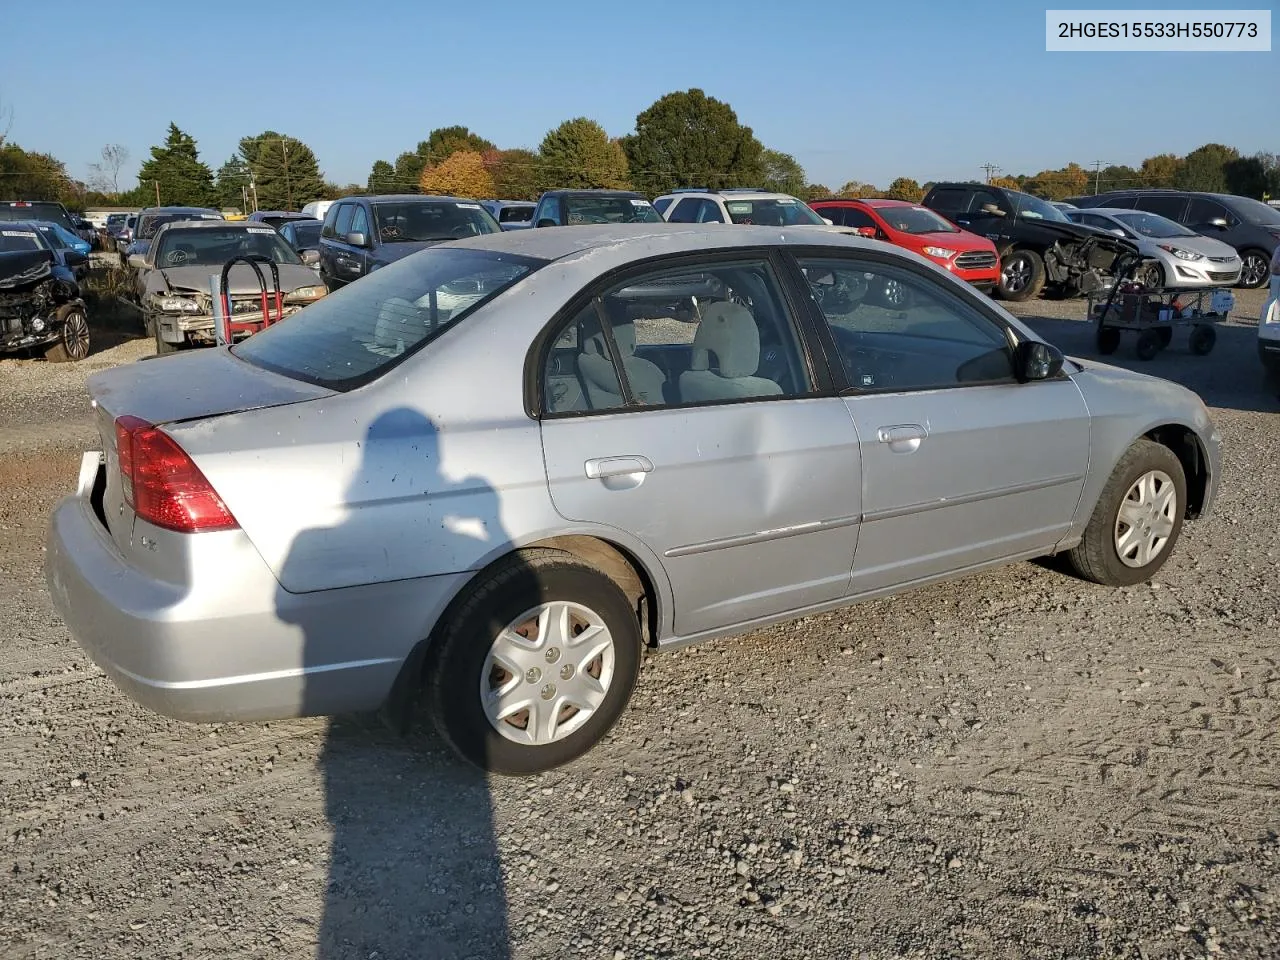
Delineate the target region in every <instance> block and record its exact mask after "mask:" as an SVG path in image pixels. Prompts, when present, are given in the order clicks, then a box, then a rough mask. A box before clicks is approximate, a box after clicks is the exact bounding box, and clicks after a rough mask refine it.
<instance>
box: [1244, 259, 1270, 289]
mask: <svg viewBox="0 0 1280 960" xmlns="http://www.w3.org/2000/svg"><path fill="white" fill-rule="evenodd" d="M1270 280H1271V257H1270V256H1268V255H1267V254H1266V253H1264V252H1263V251H1261V250H1245V251H1244V252H1243V253H1241V254H1240V279H1239V280H1238V281H1237V283H1238V284H1239V285H1240V286H1241V287H1243V288H1244V289H1246V290H1257V289H1258V288H1259V287H1265V286H1266V285H1267V284H1268V283H1269V282H1270Z"/></svg>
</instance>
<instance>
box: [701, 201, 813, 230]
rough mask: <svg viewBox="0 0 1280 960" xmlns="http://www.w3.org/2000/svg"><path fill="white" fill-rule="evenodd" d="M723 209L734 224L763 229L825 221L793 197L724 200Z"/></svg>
mask: <svg viewBox="0 0 1280 960" xmlns="http://www.w3.org/2000/svg"><path fill="white" fill-rule="evenodd" d="M724 206H725V209H726V210H728V211H729V219H730V220H732V221H733V222H734V223H745V224H751V223H754V224H758V225H761V226H765V227H793V226H795V225H796V224H805V223H816V224H821V223H824V222H825V221H824V220H823V219H822V217H820V216H818V214H816V213H814V212H813V210H812V208H810V207H808V206H806V205H805V204H803V203H801V202H800V201H799V200H796V199H795V198H794V197H782V198H773V197H771V198H769V199H767V200H726V201H725V202H724Z"/></svg>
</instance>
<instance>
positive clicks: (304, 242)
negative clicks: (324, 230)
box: [291, 220, 322, 247]
mask: <svg viewBox="0 0 1280 960" xmlns="http://www.w3.org/2000/svg"><path fill="white" fill-rule="evenodd" d="M321 226H322V224H321V223H320V221H319V220H317V221H316V222H315V223H299V224H295V225H294V226H293V227H292V228H291V229H292V230H293V235H294V237H295V238H296V240H295V242H296V243H297V245H298V246H300V247H318V246H320V227H321Z"/></svg>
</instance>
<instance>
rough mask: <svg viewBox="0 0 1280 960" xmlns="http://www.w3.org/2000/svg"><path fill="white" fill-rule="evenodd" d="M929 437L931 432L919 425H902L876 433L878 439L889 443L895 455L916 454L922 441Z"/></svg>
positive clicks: (884, 428)
mask: <svg viewBox="0 0 1280 960" xmlns="http://www.w3.org/2000/svg"><path fill="white" fill-rule="evenodd" d="M927 436H929V431H928V430H926V429H925V428H924V427H922V426H921V425H920V424H918V423H900V424H897V425H896V426H892V427H881V428H880V429H879V430H877V431H876V439H878V440H879V441H880V442H881V443H887V444H888V445H889V449H890V450H892V451H893V452H894V453H915V451H916V450H918V449H919V448H920V441H922V440H924V438H925V437H927Z"/></svg>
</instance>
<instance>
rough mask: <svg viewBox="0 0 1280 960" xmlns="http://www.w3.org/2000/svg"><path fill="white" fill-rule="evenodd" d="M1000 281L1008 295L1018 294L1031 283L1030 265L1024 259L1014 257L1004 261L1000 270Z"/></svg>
mask: <svg viewBox="0 0 1280 960" xmlns="http://www.w3.org/2000/svg"><path fill="white" fill-rule="evenodd" d="M1000 279H1001V280H1003V281H1004V288H1005V289H1006V290H1008V291H1009V292H1010V293H1018V292H1019V291H1021V290H1023V289H1025V288H1026V286H1027V284H1029V283H1030V282H1031V264H1030V263H1029V262H1028V261H1027V258H1026V257H1019V256H1014V257H1013V258H1011V259H1009V260H1006V261H1005V263H1004V267H1002V268H1001V270H1000Z"/></svg>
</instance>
